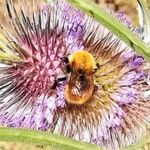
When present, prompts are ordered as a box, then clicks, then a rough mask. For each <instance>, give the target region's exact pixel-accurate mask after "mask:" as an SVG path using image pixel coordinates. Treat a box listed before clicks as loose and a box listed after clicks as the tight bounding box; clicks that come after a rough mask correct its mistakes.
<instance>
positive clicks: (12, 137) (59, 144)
mask: <svg viewBox="0 0 150 150" xmlns="http://www.w3.org/2000/svg"><path fill="white" fill-rule="evenodd" d="M0 141H1V142H19V143H24V144H33V145H40V146H48V148H50V149H57V150H66V149H67V150H85V149H86V150H102V149H101V148H100V147H98V146H96V145H94V144H88V143H86V142H81V141H76V140H72V139H70V138H66V137H63V136H59V135H56V134H53V133H48V132H42V131H35V130H27V129H21V128H5V127H0ZM148 142H149V138H148V137H147V136H145V137H144V138H142V140H141V142H140V143H138V144H135V145H131V146H128V147H125V148H122V149H121V150H137V149H138V148H141V147H143V146H144V145H146V144H147V143H148Z"/></svg>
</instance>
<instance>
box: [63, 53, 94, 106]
mask: <svg viewBox="0 0 150 150" xmlns="http://www.w3.org/2000/svg"><path fill="white" fill-rule="evenodd" d="M66 62H67V64H66V67H67V71H69V72H68V73H70V76H69V78H68V79H67V84H66V87H65V92H64V95H65V99H66V100H67V102H68V103H71V104H76V105H81V104H83V103H85V102H87V101H88V100H89V99H90V98H91V96H92V94H93V91H94V81H93V74H94V69H95V67H96V64H95V60H94V57H93V56H92V54H90V53H89V52H87V51H85V50H81V51H76V52H74V53H73V54H71V55H70V56H69V57H68V60H67V59H66Z"/></svg>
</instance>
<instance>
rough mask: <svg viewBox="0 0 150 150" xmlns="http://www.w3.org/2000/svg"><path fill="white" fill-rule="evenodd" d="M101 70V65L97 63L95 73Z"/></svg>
mask: <svg viewBox="0 0 150 150" xmlns="http://www.w3.org/2000/svg"><path fill="white" fill-rule="evenodd" d="M98 69H100V64H99V63H96V68H95V69H94V73H96V71H97V70H98Z"/></svg>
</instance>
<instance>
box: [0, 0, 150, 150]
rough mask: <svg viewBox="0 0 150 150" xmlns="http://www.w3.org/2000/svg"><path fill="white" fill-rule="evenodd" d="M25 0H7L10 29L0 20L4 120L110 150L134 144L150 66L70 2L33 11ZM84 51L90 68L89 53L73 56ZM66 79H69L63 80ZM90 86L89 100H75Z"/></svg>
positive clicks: (0, 116) (141, 126) (141, 125)
mask: <svg viewBox="0 0 150 150" xmlns="http://www.w3.org/2000/svg"><path fill="white" fill-rule="evenodd" d="M21 2H22V4H20V7H21V8H20V9H19V11H17V10H16V8H15V6H14V4H13V2H12V1H11V0H6V6H7V10H8V15H9V18H10V28H11V29H12V30H13V31H12V32H9V31H8V30H6V29H5V27H4V26H2V25H1V31H3V34H2V35H1V36H3V37H4V38H3V39H2V38H1V40H0V46H1V51H0V56H1V57H0V62H1V65H0V123H1V124H2V125H4V126H9V127H23V128H31V129H37V130H46V131H47V130H48V131H51V132H54V133H57V134H62V135H64V136H67V137H71V138H73V139H76V140H82V141H86V142H90V143H94V144H97V145H100V146H102V147H104V148H107V149H111V150H112V149H117V148H118V147H123V146H126V145H129V144H132V143H135V142H136V141H137V140H138V139H139V138H140V137H141V136H142V133H143V132H144V131H145V130H146V125H147V124H149V121H150V101H149V95H148V94H147V93H146V92H147V91H148V90H149V85H148V83H147V80H148V74H149V64H148V63H147V62H146V61H145V60H144V59H143V58H142V57H141V56H138V55H137V54H136V53H135V52H133V51H132V50H131V49H129V48H128V47H127V46H126V45H125V43H123V42H122V41H120V40H119V39H118V38H116V37H115V36H114V35H113V34H112V33H111V32H109V31H108V30H107V29H105V28H104V27H102V26H101V25H100V24H98V23H97V22H95V21H93V20H92V19H91V18H89V17H87V16H86V15H84V14H83V13H81V12H80V11H79V10H77V9H74V8H72V7H71V6H70V5H69V4H67V3H66V2H65V1H56V2H54V3H52V4H40V5H39V4H35V3H33V4H32V6H33V7H32V8H31V10H29V8H28V7H27V8H26V7H25V6H26V5H25V4H24V3H23V1H21ZM33 2H34V1H33ZM34 7H35V8H34ZM28 13H29V14H28ZM116 16H117V15H116ZM119 16H120V15H119ZM122 17H124V16H122ZM119 19H120V17H119ZM121 21H123V22H125V24H128V23H127V22H128V20H127V22H126V19H121ZM130 28H131V27H130ZM79 51H80V52H81V53H82V52H83V53H82V54H83V57H82V58H84V56H86V55H85V51H86V54H87V56H89V58H91V60H92V61H91V62H92V65H91V66H93V68H92V69H93V71H92V72H91V70H90V73H89V72H88V69H87V68H86V67H85V66H86V65H87V64H88V62H87V61H84V60H87V59H86V58H87V57H85V58H84V59H77V58H78V57H73V56H74V54H75V52H79ZM80 56H81V55H80ZM66 57H68V60H67V63H70V62H68V61H71V60H72V61H71V62H73V63H72V65H71V66H68V65H70V64H66V62H65V61H64V59H65V58H66ZM72 57H73V58H75V60H74V59H73V58H72ZM79 58H80V57H79ZM93 59H94V62H93ZM89 61H90V60H89ZM79 62H80V63H81V62H83V63H81V64H80V63H79ZM76 63H77V64H78V65H75V64H76ZM89 63H90V62H89ZM67 66H68V67H69V71H67V70H68V69H67ZM80 66H82V67H80ZM94 67H96V68H94ZM78 68H79V70H78ZM81 68H82V69H81ZM62 77H68V78H67V80H65V81H61V82H58V81H59V79H61V78H62ZM73 79H74V80H73ZM81 83H82V84H81ZM91 86H92V88H91ZM67 87H68V89H69V88H70V87H71V88H72V89H71V90H70V91H69V92H70V93H69V92H68V91H67ZM91 90H92V92H91ZM88 91H90V96H89V98H88V99H86V100H85V99H83V101H82V103H78V102H77V100H78V98H80V97H81V98H86V96H83V95H84V94H85V93H86V94H87V92H88ZM65 92H66V93H67V94H68V95H69V96H70V95H73V98H74V97H76V99H70V98H68V97H67V96H66V95H67V94H64V93H65ZM75 100H76V102H75ZM81 100H82V99H81ZM72 101H73V102H72Z"/></svg>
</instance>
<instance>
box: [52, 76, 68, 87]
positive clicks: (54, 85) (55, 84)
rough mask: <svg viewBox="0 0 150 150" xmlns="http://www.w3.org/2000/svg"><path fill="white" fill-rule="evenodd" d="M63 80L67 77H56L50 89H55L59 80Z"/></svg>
mask: <svg viewBox="0 0 150 150" xmlns="http://www.w3.org/2000/svg"><path fill="white" fill-rule="evenodd" d="M65 80H67V77H62V78H58V79H57V80H55V82H54V84H53V86H52V89H53V90H54V89H56V87H57V86H58V84H59V82H61V81H65Z"/></svg>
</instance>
